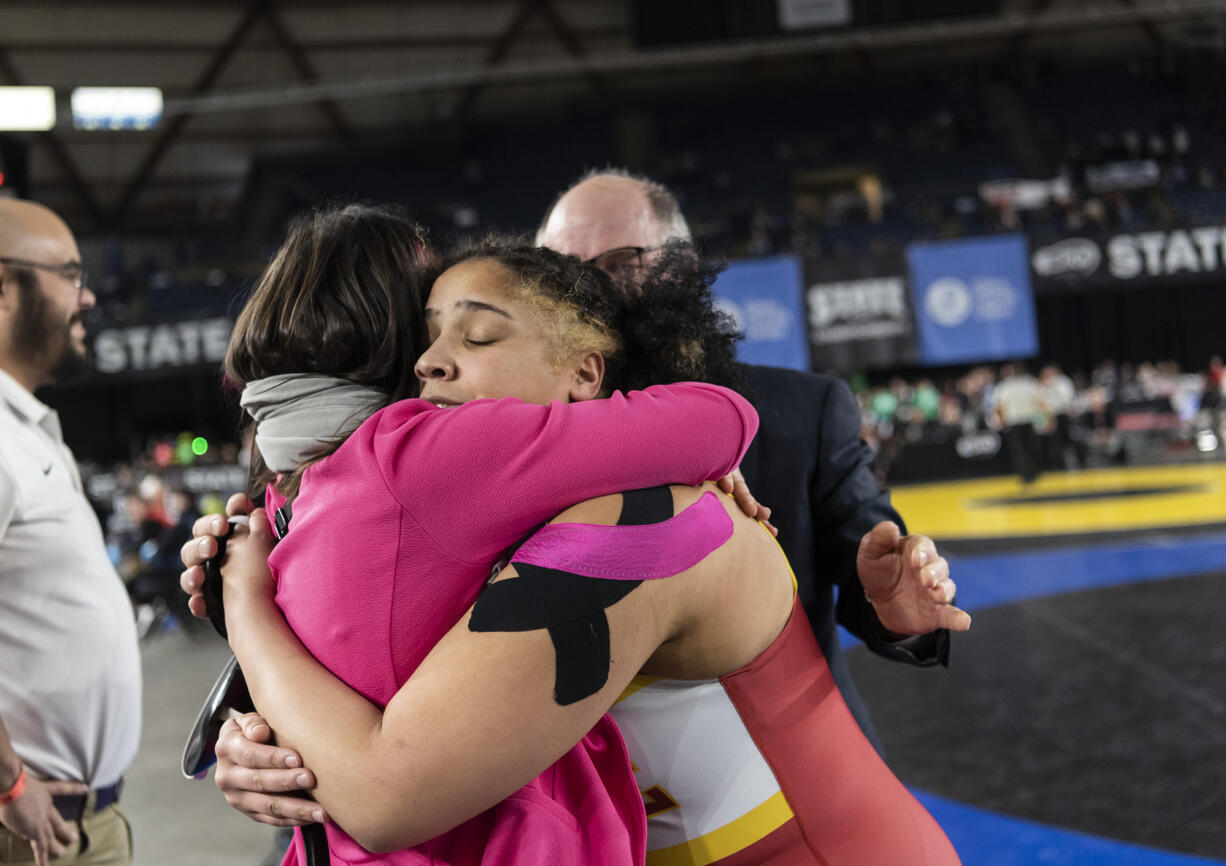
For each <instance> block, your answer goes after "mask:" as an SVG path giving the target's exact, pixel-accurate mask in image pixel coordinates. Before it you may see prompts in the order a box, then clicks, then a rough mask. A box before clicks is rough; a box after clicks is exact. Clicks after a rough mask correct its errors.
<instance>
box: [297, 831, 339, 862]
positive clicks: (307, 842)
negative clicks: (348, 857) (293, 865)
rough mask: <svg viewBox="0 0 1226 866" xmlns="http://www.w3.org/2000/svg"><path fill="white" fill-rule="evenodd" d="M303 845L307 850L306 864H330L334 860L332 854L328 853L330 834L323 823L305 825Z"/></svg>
mask: <svg viewBox="0 0 1226 866" xmlns="http://www.w3.org/2000/svg"><path fill="white" fill-rule="evenodd" d="M302 847H303V849H304V850H305V851H306V863H305V864H304V866H328V864H329V863H331V862H332V855H331V854H329V853H328V834H327V833H326V832H325V831H324V825H323V824H306V825H304V826H303V828H302Z"/></svg>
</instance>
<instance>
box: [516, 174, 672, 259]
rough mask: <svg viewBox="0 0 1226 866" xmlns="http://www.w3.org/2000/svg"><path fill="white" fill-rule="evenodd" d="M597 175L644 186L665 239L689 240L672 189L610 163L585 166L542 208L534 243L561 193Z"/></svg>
mask: <svg viewBox="0 0 1226 866" xmlns="http://www.w3.org/2000/svg"><path fill="white" fill-rule="evenodd" d="M597 177H620V178H625V179H626V180H631V181H634V182H635V183H637V184H639V185H640V186H641V187H642V188H643V193H644V194H645V195H646V196H647V201H648V203H649V204H650V205H651V211H652V213H654V214H655V216H656V219H657V220H659V221H660V225H661V226H662V227H663V228H664V230H665V232H666V235H665V238H664V239H665V240H680V241H689V240H691V239H692V236H691V235H690V226H689V223H687V222H686V221H685V215H684V214H682V213H681V204H680V202H678V201H677V197H676V196H675V195H673V193H672V190H670V189H669V188H668V187H666V186H665V185H664V184H662V183H660V182H659V181H658V180H652V179H651V178H649V177H647V176H646V175H641V174H636V173H635V172H632V171H630V170H629V169H627V168H620V167H618V166H612V165H610V166H605V167H604V168H590V169H588V170H587V171H585V172H584V173H583V174H582V175H581V176H580V177H579V178H578V179H577V180H576V181H575V182H574V183H572V184H571V185H570V186H568V187H567V188H566V189H564V190H562V192H560V193H558V195H557V197H555V198H554V200H553V203H552V204H550V205H549V209H548V210H546V211H545V216H544V217H543V218H542V219H541V224H540V225H539V226H538V227H537V230H536V244H537V245H538V246H539V245H540V243H541V236H542V235H543V234H544V233H545V226H546V225H547V224H548V223H549V217H550V216H551V215H552V214H553V209H554V208H555V207H557V206H558V202H560V201H561V200H562V198H563V196H565V195H566V194H567V193H568V192H570V191H571V190H572V189H574V188H575V187H577V186H578V185H579V184H581V183H583V182H585V181H589V180H592V179H593V178H597Z"/></svg>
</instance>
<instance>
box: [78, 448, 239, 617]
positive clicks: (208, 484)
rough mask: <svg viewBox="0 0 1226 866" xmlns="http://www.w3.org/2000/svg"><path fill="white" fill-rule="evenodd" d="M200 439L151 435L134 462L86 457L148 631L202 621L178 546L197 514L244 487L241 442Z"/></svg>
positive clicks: (93, 496) (110, 538) (111, 543)
mask: <svg viewBox="0 0 1226 866" xmlns="http://www.w3.org/2000/svg"><path fill="white" fill-rule="evenodd" d="M196 441H197V440H196V437H192V436H191V435H190V434H174V435H167V436H159V437H153V438H151V440H150V442H149V445H148V447H147V448H146V449H145V451H144V452H142V453H141V454H140V455H139V456H138V457H137V458H136V459H134V460H132V461H130V462H123V463H117V464H114V465H111V466H99V465H97V464H92V463H82V464H81V475H82V479H83V481H84V483H85V489H86V493H87V494H88V496H89V499H90V502H91V503H92V504H93V506H94V509H95V511H97V513H98V517H99V520H100V522H101V524H102V526H103V531H104V534H105V538H106V547H107V552H108V553H109V554H110V557H111V561H112V563H114V565H115V568H116V570H117V571H118V572H119V575H120V577H121V578H123V581H124V583H125V584H126V585H127V587H128V594H129V596H130V597H131V599H132V603H133V606H134V607H135V609H136V616H137V625H138V628H139V631H140V634H141V637H142V638H143V637H147V636H149V635H152V634H156V633H157V632H158V631H160V630H163V629H174V628H185V629H196V628H198V627H199V623H198V621H197V620H195V619H194V618H193V617H192V616H191V615H190V614H188V612H187V606H186V596H185V595H184V594H183V593H182V591H180V589H179V574H180V572H182V570H183V565H182V562H181V561H180V558H179V551H180V548H181V547H182V546H183V544H184V542H186V541H188V540H189V539H190V538H191V535H192V524H193V523H194V522H195V520H196V518H197V517H199V516H200V515H201V514H210V513H214V512H219V511H222V510H224V507H225V498H226V497H227V496H229V495H230V494H231V493H235V492H237V491H240V490H243V489H244V488H245V487H246V481H247V472H246V469H245V468H243V467H244V466H245V465H246V463H245V461H244V460H243V458H242V457H241V454H240V446H238V445H237V444H235V443H223V444H221V445H220V446H216V447H210V448H208V449H207V450H205V451H203V453H199V454H197V453H195V452H194V451H193V450H192V448H191V445H192V443H193V442H196ZM196 450H197V451H199V450H201V449H200V447H199V445H198V444H197V448H196Z"/></svg>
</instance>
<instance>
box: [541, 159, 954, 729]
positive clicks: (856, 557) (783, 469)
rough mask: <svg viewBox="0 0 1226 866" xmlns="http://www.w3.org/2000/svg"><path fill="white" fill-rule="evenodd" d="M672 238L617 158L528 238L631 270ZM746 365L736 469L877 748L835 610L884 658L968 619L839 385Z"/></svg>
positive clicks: (932, 644)
mask: <svg viewBox="0 0 1226 866" xmlns="http://www.w3.org/2000/svg"><path fill="white" fill-rule="evenodd" d="M676 239H681V240H689V239H690V231H689V227H688V226H687V224H686V221H685V218H684V216H683V215H682V213H681V209H680V207H679V206H678V203H677V200H676V198H675V197H674V196H673V195H672V194H671V193H670V192H669V191H668V190H667V189H666V188H665V187H663V186H662V185H660V184H658V183H655V182H654V181H651V180H649V179H647V178H643V177H638V176H635V175H632V174H630V173H628V172H624V171H621V170H617V169H608V170H603V171H597V172H591V173H589V174H587V175H585V176H584V177H583V178H581V179H580V180H579V181H578V182H576V183H575V184H574V185H573V186H571V187H570V188H569V189H568V190H566V191H565V192H564V193H562V195H560V196H559V197H558V198H557V199H556V200H555V201H554V203H553V205H552V206H551V207H550V209H549V211H548V212H547V213H546V215H545V219H544V220H543V221H542V222H541V226H540V229H539V230H538V231H537V235H536V241H537V243H538V244H541V245H542V246H547V247H550V248H552V249H555V250H558V251H559V252H564V253H568V254H571V255H575V256H578V257H579V258H581V259H584V260H586V261H589V262H592V263H593V264H595V265H597V266H598V267H600V268H602V269H604V270H606V271H609V272H610V273H613V274H615V275H619V276H630V277H633V274H634V272H635V271H636V270H638V269H641V268H643V267H644V266H647V265H650V263H651V261H652V257H653V255H654V254H655V253H656V252H657V251H658V250H659V249H660V248H661V247H662V246H664V244H665V243H667V242H668V241H670V240H676ZM746 372H747V376H748V379H749V383H750V386H751V390H752V391H753V393H751V394H750V395H749V396H750V397H751V399H753V400H754V402H755V404H756V405H757V409H758V413H759V415H760V416H761V426H760V429H759V433H758V438H757V439H756V440H755V441H754V443H753V445H752V446H751V447H750V449H749V452H748V453H747V454H746V456H745V460H744V461H743V462H742V464H741V471H742V472H743V474H744V476H745V480H746V482H747V483H748V485H749V488H750V490H751V491H752V492H753V495H754V496H755V497H756V498H757V499H758V500H760V501H761V502H763V503H765V504H767V505H768V506H771V507H772V509H773V513H772V520H773V521H774V523H775V524H776V526H777V527H778V529H779V543H780V545H782V547H783V550H784V552H785V553H786V554H787V556H788V559H789V560H790V561H791V563H792V568H793V570H794V571H795V573H796V579H797V583H798V585H799V593H800V599H801V602H802V603H803V604H804V607H805V611H806V612H807V613H808V615H809V622H810V623H811V624H812V627H813V631H814V633H815V634H816V635H817V639H818V643H819V644H820V646H821V648H822V652H823V653H825V655H826V659H827V661H828V662H829V664H830V668H831V671H832V673H833V674H834V678H835V681H836V682H837V683H838V685H839V690H840V691H841V692H842V694H843V698H844V700H845V701H846V702H847V705H848V707H849V708H850V709H851V711H852V714H853V715H855V717H856V720H857V721H858V722H859V723H860V727H861V728H863V730H864V732H865V734H866V735H867V736H868V738H869V739H870V740H871V741H872V742H873V744H874V745H875V746H877V748H878V749H880V743H879V742H878V740H877V736H876V732H875V731H874V730H873V726H872V722H871V721H870V719H869V715H868V711H867V709H866V708H865V706H864V704H863V702H862V701H861V699H860V696H859V694H858V693H857V692H856V688H855V685H854V683H853V682H852V680H851V674H850V672H849V671H848V668H847V662H846V660H845V659H844V657H843V653H842V650H841V649H840V647H839V641H838V634H837V631H836V629H835V623H836V621H837V622H838V623H839V624H840V625H842V626H844V627H845V628H847V629H848V630H849V631H851V632H852V633H853V634H855V635H856V636H857V637H858V638H860V639H861V640H862V641H864V643H865V645H866V646H868V647H869V648H870V649H871V650H873V651H874V652H875V653H877V654H878V655H881V656H883V657H885V658H888V659H892V660H895V661H903V662H907V663H909V664H914V665H920V666H929V665H935V664H944V663H947V660H948V656H949V632H948V629H951V628H952V629H957V630H965V629H966V628H968V627H969V625H970V617H968V616H967V615H966V614H965V613H963V612H962V611H960V610H958V609H957V608H955V607H953V606H952V600H953V592H954V587H953V583H952V582H951V581H950V580H949V566H948V564H947V563H946V562H945V560H944V558H943V557H941V556H939V555H938V554H937V551H936V547H935V546H934V545H933V543H932V540H931V539H929V538H926V537H924V536H919V535H916V536H908V535H904V534H903V533H904V530H903V528H902V527H903V522H902V518H901V517H899V515H898V513H897V512H896V511H895V510H894V509H893V507H892V506H891V505H890V498H889V494H888V493H886V492H885V491H883V490H881V488H880V486H879V485H878V484H877V481H876V478H875V477H874V476H873V474H872V471H871V468H870V467H871V464H872V459H873V455H872V452H871V451H870V450H869V447H868V446H867V445H866V444H865V443H864V441H863V440H862V439H861V438H860V410H859V407H858V405H857V404H856V400H855V397H853V396H852V393H851V390H850V389H849V388H848V387H847V385H846V384H845V383H844V382H842V381H841V380H840V379H838V378H836V377H834V376H828V375H821V374H815V373H806V372H800V371H797V370H784V369H778V368H774V367H753V366H750V367H748V368H747V370H746ZM915 581H919V582H921V583H922V584H923V585H924V586H928V587H931V588H932V591H931V593H930V594H929V595H928V596H927V600H926V601H925V602H924V603H921V604H918V605H917V604H916V602H915V599H916V595H915V593H911V592H906V591H904V588H905V587H907V586H908V585H909V584H913V583H914V582H915ZM835 587H837V588H838V600H837V604H836V601H835ZM870 599H871V601H870Z"/></svg>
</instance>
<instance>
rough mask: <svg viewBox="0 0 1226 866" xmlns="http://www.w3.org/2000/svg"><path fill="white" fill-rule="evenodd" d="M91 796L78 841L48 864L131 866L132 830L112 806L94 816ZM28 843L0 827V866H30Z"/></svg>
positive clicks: (80, 823)
mask: <svg viewBox="0 0 1226 866" xmlns="http://www.w3.org/2000/svg"><path fill="white" fill-rule="evenodd" d="M93 798H94V795H93V792H90V794H89V801H88V802H87V803H86V807H85V814H86V815H87V816H88V817H85V818H82V819H81V820H80V821H78V822H77V833H78V834H79V839H78V840H77V841H76V842H75V843H73V844H72V845H69V846H68V847H67V848H66V849H65V850H64V854H63V856H62V857H59V858H58V859H55V860H52V861H51V862H52V863H55V864H56V866H131V863H132V828H131V826H130V825H129V824H128V819H127V818H126V817H124V814H123V812H121V811H119V807H118V806H116V805H111V806H107V807H106V808H105V809H103V810H102V811H101V812H98V813H96V814H95V813H94V803H93ZM33 862H34V852H33V851H32V850H31V849H30V843H29V842H27V841H26V840H25V839H22V838H21V837H20V836H17V835H16V834H15V833H13V832H11V831H10V830H9V829H8V828H7V827H0V863H5V864H8V863H33Z"/></svg>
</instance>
